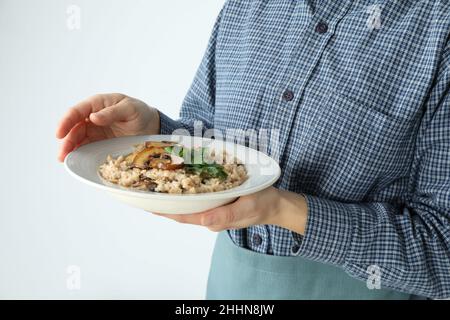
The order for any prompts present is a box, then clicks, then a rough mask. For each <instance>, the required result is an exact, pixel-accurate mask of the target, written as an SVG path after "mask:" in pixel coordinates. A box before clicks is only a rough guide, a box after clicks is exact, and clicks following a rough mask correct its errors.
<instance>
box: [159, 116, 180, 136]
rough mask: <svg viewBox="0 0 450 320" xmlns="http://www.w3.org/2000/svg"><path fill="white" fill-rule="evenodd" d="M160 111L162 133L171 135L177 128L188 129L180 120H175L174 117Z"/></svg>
mask: <svg viewBox="0 0 450 320" xmlns="http://www.w3.org/2000/svg"><path fill="white" fill-rule="evenodd" d="M158 112H159V125H160V134H166V135H171V134H173V132H174V131H175V130H177V129H186V127H185V126H184V125H183V124H182V123H181V122H180V121H176V120H173V119H172V118H170V117H168V116H166V115H165V114H164V113H162V112H161V111H158Z"/></svg>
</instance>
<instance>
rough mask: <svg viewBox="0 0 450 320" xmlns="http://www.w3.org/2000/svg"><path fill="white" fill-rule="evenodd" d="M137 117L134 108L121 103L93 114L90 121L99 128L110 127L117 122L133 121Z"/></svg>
mask: <svg viewBox="0 0 450 320" xmlns="http://www.w3.org/2000/svg"><path fill="white" fill-rule="evenodd" d="M135 115H136V109H135V108H134V106H133V105H130V104H126V103H123V102H122V101H121V102H119V103H118V104H116V105H113V106H110V107H107V108H104V109H102V110H99V111H97V112H94V113H91V114H90V116H89V120H90V121H91V122H92V123H93V124H95V125H98V126H109V125H111V124H113V123H115V122H119V121H128V120H131V119H132V118H133V117H135Z"/></svg>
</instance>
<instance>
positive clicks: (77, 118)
mask: <svg viewBox="0 0 450 320" xmlns="http://www.w3.org/2000/svg"><path fill="white" fill-rule="evenodd" d="M124 98H125V96H124V95H122V94H119V93H113V94H97V95H94V96H92V97H90V98H88V99H86V100H83V101H81V102H80V103H78V104H76V105H75V106H74V107H72V108H70V109H69V110H68V111H67V112H66V114H65V115H64V116H63V118H62V119H61V121H60V122H59V125H58V127H57V129H56V137H57V138H58V139H62V138H64V137H65V136H66V135H67V134H68V133H69V132H70V130H72V128H73V127H74V126H75V125H76V124H77V123H79V122H81V121H84V120H85V119H87V118H88V117H89V115H90V114H91V113H93V112H97V111H99V110H101V109H103V108H105V107H108V106H112V105H115V104H117V103H119V102H120V101H121V100H123V99H124Z"/></svg>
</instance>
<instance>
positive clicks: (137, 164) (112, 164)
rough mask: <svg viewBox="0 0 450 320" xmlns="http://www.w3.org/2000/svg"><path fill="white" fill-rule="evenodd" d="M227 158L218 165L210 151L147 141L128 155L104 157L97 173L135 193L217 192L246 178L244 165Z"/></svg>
mask: <svg viewBox="0 0 450 320" xmlns="http://www.w3.org/2000/svg"><path fill="white" fill-rule="evenodd" d="M194 155H196V156H199V155H200V156H199V157H197V158H200V161H193V159H194ZM227 157H228V158H227ZM197 158H196V159H197ZM230 158H231V157H229V156H228V155H227V154H226V153H225V152H224V153H223V157H221V159H222V160H223V161H221V162H220V163H221V164H219V163H217V162H215V161H214V160H213V159H214V152H211V153H209V152H208V151H207V150H206V149H204V148H196V149H187V148H184V147H182V146H180V145H177V144H176V143H174V142H170V141H167V142H166V141H163V142H153V141H148V142H145V143H143V144H140V145H137V146H135V150H134V151H133V152H132V153H130V154H128V155H122V156H119V157H117V158H113V157H111V156H108V158H107V159H106V162H105V163H104V164H102V165H101V166H100V167H99V174H100V176H101V177H102V178H103V179H104V180H106V181H108V182H110V183H113V184H117V185H119V186H121V187H125V188H131V189H137V190H147V191H154V192H163V193H171V194H184V193H186V194H195V193H205V192H217V191H223V190H227V189H231V188H234V187H237V186H239V185H241V184H242V183H243V182H244V181H245V180H246V179H247V171H246V169H245V166H244V165H243V164H242V163H240V162H239V160H238V159H236V158H232V159H230ZM186 159H191V160H192V161H186Z"/></svg>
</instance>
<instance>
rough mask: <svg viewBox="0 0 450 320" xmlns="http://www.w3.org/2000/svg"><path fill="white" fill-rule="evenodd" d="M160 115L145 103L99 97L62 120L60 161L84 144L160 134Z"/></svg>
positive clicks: (58, 132) (120, 97) (115, 96)
mask: <svg viewBox="0 0 450 320" xmlns="http://www.w3.org/2000/svg"><path fill="white" fill-rule="evenodd" d="M159 126H160V124H159V113H158V110H156V109H155V108H151V107H149V106H148V105H147V104H145V103H144V102H142V101H140V100H137V99H134V98H131V97H127V96H126V95H123V94H119V93H112V94H97V95H95V96H92V97H90V98H88V99H86V100H84V101H82V102H80V103H78V104H77V105H75V106H74V107H72V108H70V109H69V111H68V112H67V113H66V114H65V115H64V117H63V118H62V119H61V121H60V123H59V125H58V128H57V130H56V137H57V138H58V139H63V140H62V144H61V147H60V150H59V155H58V159H59V160H60V161H64V158H65V157H66V156H67V154H68V153H69V152H71V151H73V150H75V149H76V148H78V147H79V146H82V145H84V144H87V143H90V142H93V141H98V140H103V139H109V138H114V137H121V136H131V135H151V134H158V133H159V131H160V128H159Z"/></svg>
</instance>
